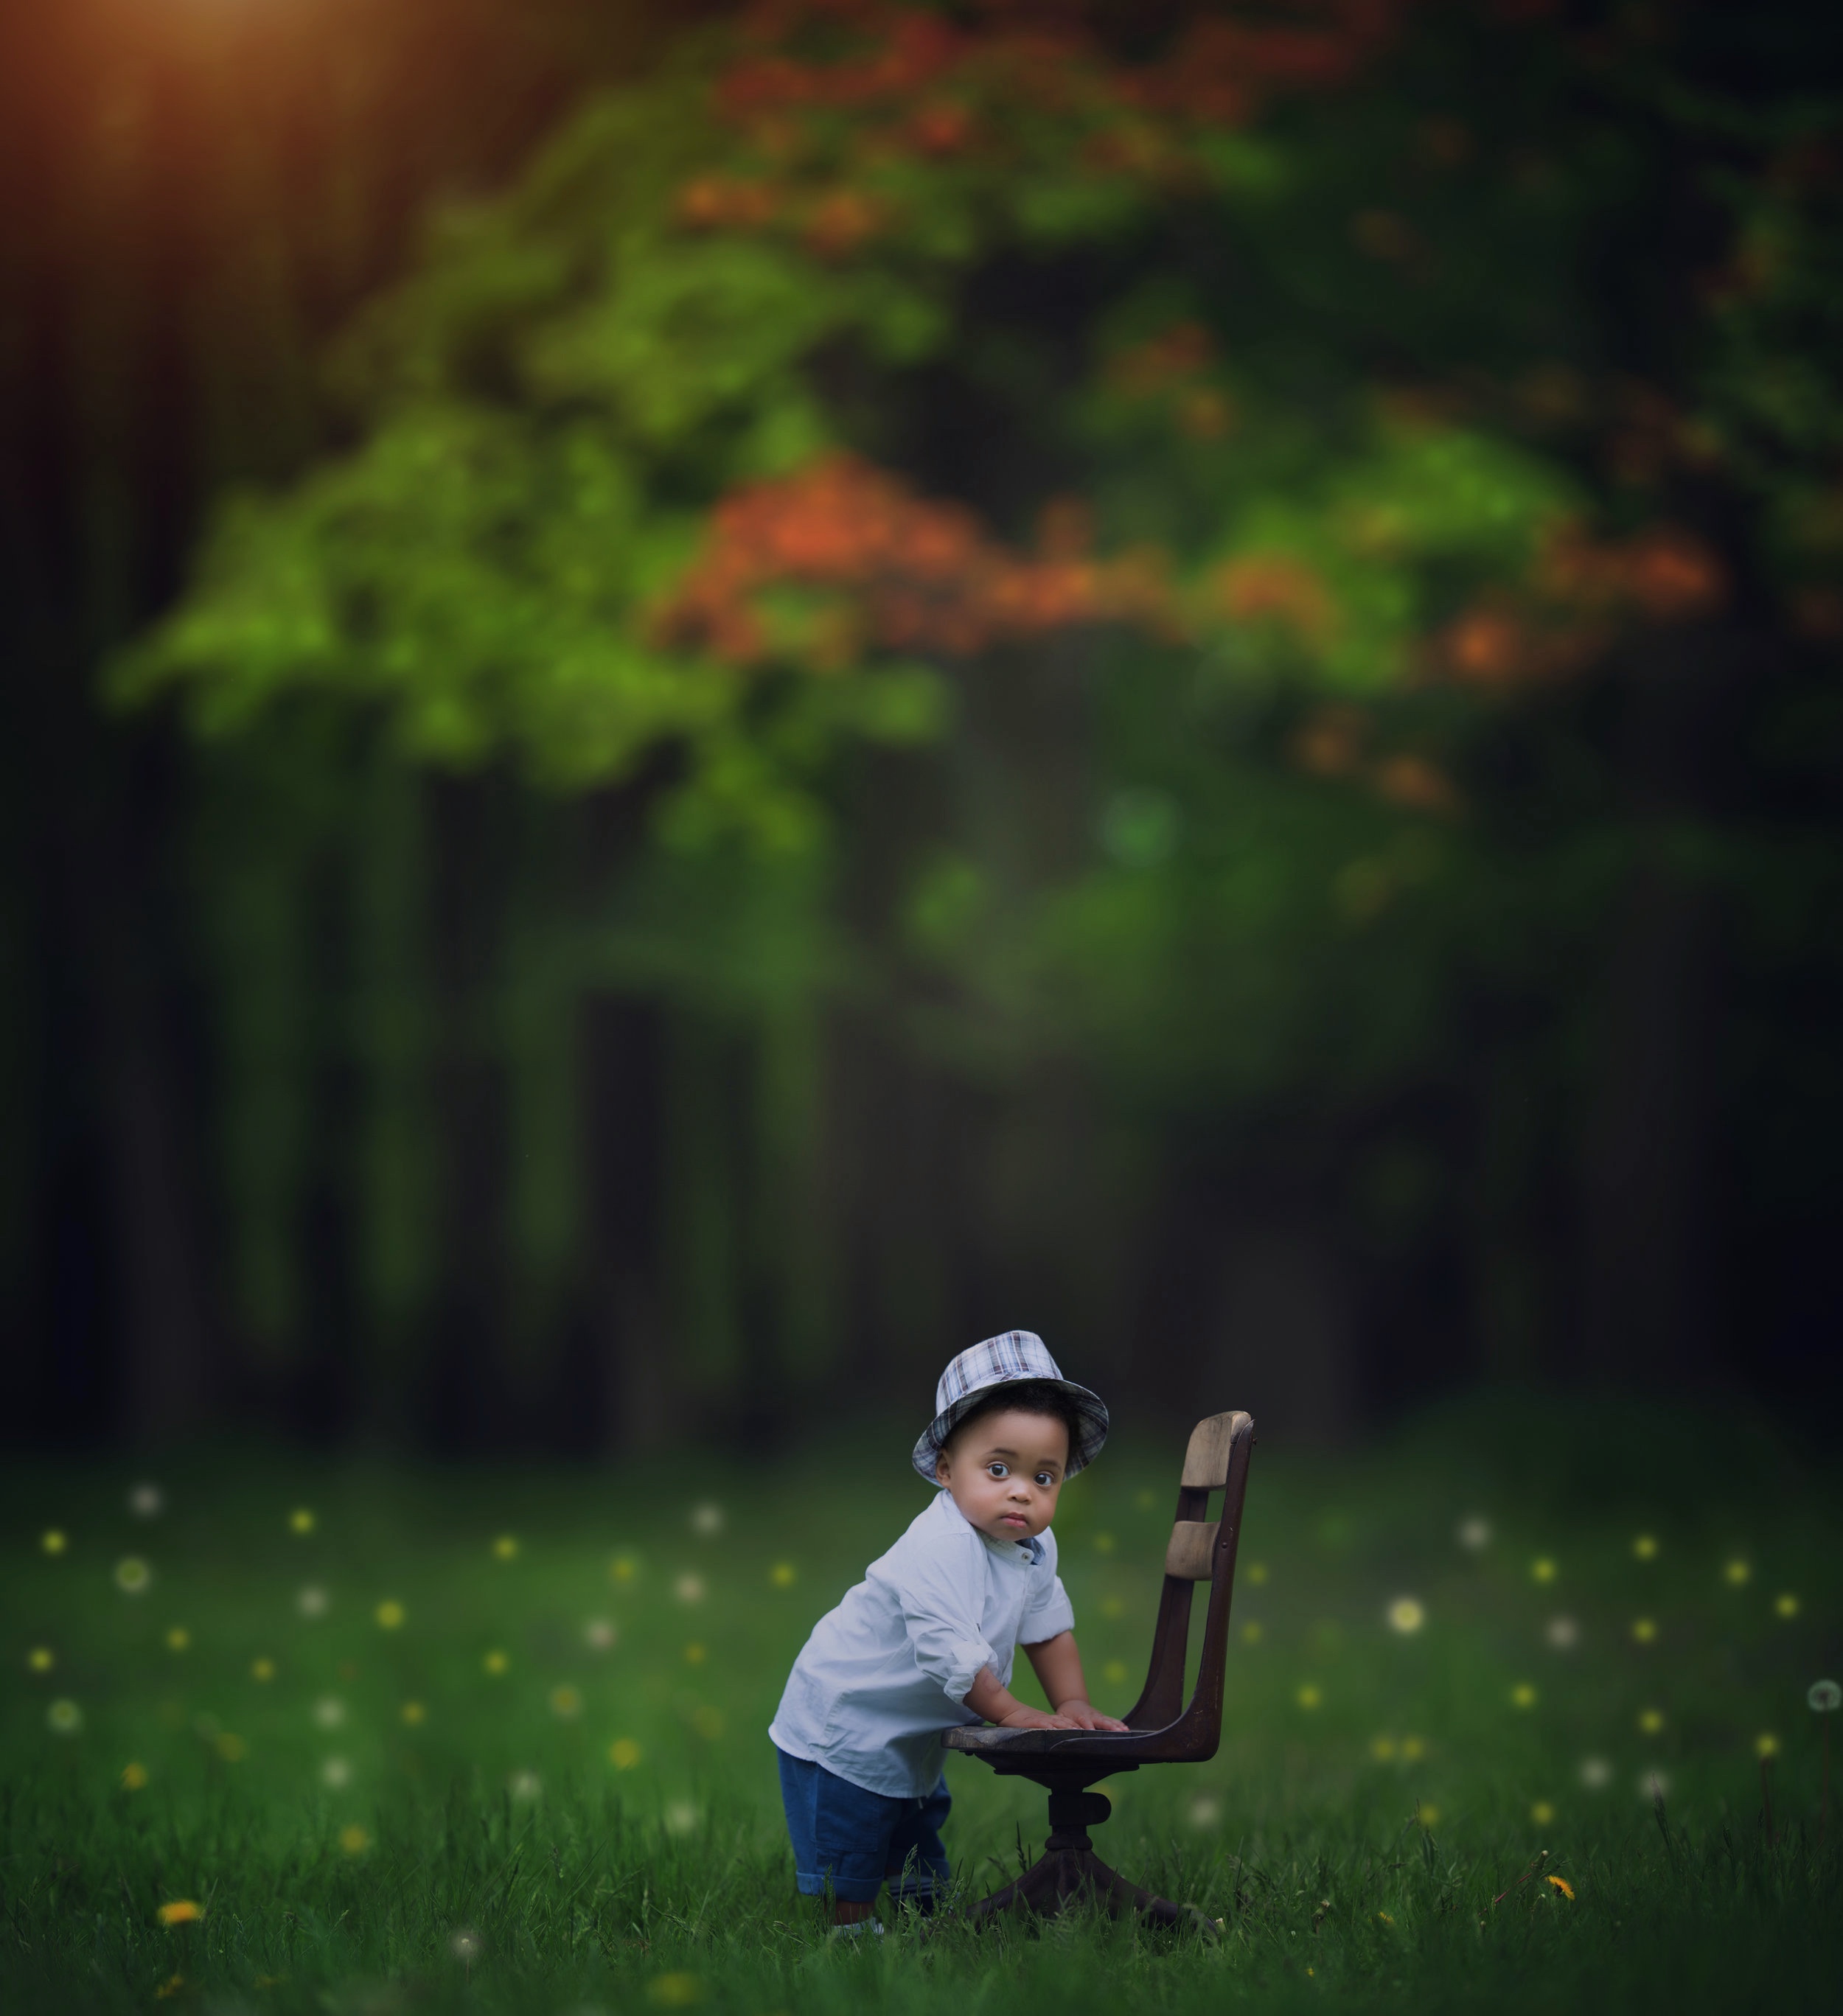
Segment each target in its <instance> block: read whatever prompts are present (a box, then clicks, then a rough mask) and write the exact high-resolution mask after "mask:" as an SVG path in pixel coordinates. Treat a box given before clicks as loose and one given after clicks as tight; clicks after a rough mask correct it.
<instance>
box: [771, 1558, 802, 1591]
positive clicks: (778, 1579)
mask: <svg viewBox="0 0 1843 2016" xmlns="http://www.w3.org/2000/svg"><path fill="white" fill-rule="evenodd" d="M768 1579H769V1582H770V1584H771V1585H772V1586H773V1587H774V1588H776V1589H791V1588H792V1587H793V1586H794V1583H795V1582H797V1581H798V1579H799V1570H798V1569H797V1568H795V1567H794V1564H793V1563H792V1562H791V1561H776V1563H775V1564H774V1566H773V1567H772V1568H770V1569H769V1571H768Z"/></svg>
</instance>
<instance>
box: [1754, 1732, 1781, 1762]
mask: <svg viewBox="0 0 1843 2016" xmlns="http://www.w3.org/2000/svg"><path fill="white" fill-rule="evenodd" d="M1754 1755H1755V1756H1756V1757H1759V1758H1767V1757H1776V1756H1777V1755H1779V1738H1778V1737H1776V1736H1775V1735H1774V1734H1773V1732H1772V1730H1769V1729H1765V1730H1761V1732H1760V1733H1759V1734H1758V1736H1756V1737H1755V1738H1754Z"/></svg>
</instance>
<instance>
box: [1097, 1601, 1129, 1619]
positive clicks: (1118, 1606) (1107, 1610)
mask: <svg viewBox="0 0 1843 2016" xmlns="http://www.w3.org/2000/svg"><path fill="white" fill-rule="evenodd" d="M1100 1614H1101V1615H1102V1616H1103V1617H1106V1618H1120V1617H1124V1616H1125V1615H1126V1605H1125V1604H1124V1603H1122V1602H1121V1600H1120V1599H1119V1597H1117V1596H1103V1597H1102V1598H1101V1600H1100Z"/></svg>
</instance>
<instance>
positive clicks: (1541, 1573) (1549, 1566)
mask: <svg viewBox="0 0 1843 2016" xmlns="http://www.w3.org/2000/svg"><path fill="white" fill-rule="evenodd" d="M1529 1572H1530V1575H1531V1577H1532V1579H1533V1580H1535V1581H1536V1582H1553V1580H1554V1579H1555V1564H1554V1562H1553V1560H1552V1559H1551V1558H1550V1557H1549V1556H1548V1555H1547V1554H1539V1555H1537V1557H1535V1560H1534V1561H1532V1562H1531V1563H1530V1564H1529Z"/></svg>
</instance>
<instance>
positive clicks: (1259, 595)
mask: <svg viewBox="0 0 1843 2016" xmlns="http://www.w3.org/2000/svg"><path fill="white" fill-rule="evenodd" d="M1208 594H1209V597H1210V599H1211V602H1212V603H1214V604H1215V607H1218V608H1219V609H1220V610H1221V611H1222V614H1224V615H1226V616H1227V617H1229V619H1230V620H1231V621H1233V622H1236V623H1258V622H1263V621H1277V622H1279V623H1281V624H1283V625H1285V626H1286V627H1287V628H1289V629H1290V630H1292V631H1293V632H1294V633H1295V634H1296V635H1298V637H1299V638H1300V639H1301V640H1302V641H1303V642H1304V643H1307V644H1309V645H1312V646H1315V647H1322V646H1324V645H1326V644H1327V643H1330V640H1331V638H1332V636H1333V635H1334V633H1335V632H1336V629H1337V604H1336V603H1334V601H1333V600H1332V599H1331V591H1330V589H1329V588H1327V587H1326V585H1325V583H1324V581H1323V579H1322V578H1320V577H1319V575H1318V574H1316V573H1315V572H1314V571H1312V568H1310V567H1308V566H1307V565H1306V564H1305V562H1304V561H1303V560H1294V559H1293V558H1292V557H1291V556H1289V555H1287V554H1285V553H1256V554H1250V555H1247V556H1244V557H1243V558H1242V559H1240V560H1230V561H1229V562H1228V563H1226V565H1224V566H1222V567H1218V569H1217V570H1216V571H1215V574H1213V575H1212V576H1211V578H1210V581H1209V584H1208Z"/></svg>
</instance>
